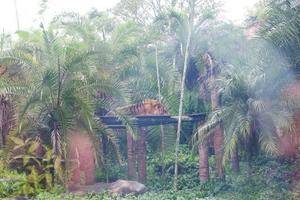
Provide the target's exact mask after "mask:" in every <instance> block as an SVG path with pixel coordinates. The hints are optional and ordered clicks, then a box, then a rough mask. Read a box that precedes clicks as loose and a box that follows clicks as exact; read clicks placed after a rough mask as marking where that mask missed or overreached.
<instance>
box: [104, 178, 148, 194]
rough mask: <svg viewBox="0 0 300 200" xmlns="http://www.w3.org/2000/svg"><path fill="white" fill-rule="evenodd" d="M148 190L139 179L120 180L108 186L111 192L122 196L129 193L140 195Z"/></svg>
mask: <svg viewBox="0 0 300 200" xmlns="http://www.w3.org/2000/svg"><path fill="white" fill-rule="evenodd" d="M146 190H147V188H146V186H145V185H144V184H142V183H139V182H137V181H127V180H118V181H116V182H113V183H111V184H110V185H109V186H108V192H109V193H111V194H119V195H122V196H123V195H127V194H133V195H139V194H143V193H145V192H146Z"/></svg>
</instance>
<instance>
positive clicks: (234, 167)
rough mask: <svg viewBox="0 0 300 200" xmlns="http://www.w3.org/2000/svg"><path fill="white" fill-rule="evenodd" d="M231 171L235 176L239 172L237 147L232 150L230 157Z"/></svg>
mask: <svg viewBox="0 0 300 200" xmlns="http://www.w3.org/2000/svg"><path fill="white" fill-rule="evenodd" d="M231 169H232V171H233V172H234V173H235V174H237V173H238V172H239V171H240V164H239V153H238V148H237V146H236V147H235V148H234V150H233V152H232V156H231Z"/></svg>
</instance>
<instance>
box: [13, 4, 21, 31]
mask: <svg viewBox="0 0 300 200" xmlns="http://www.w3.org/2000/svg"><path fill="white" fill-rule="evenodd" d="M14 7H15V14H16V20H17V30H20V19H19V11H18V5H17V0H14Z"/></svg>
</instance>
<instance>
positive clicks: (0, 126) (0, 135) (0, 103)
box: [0, 97, 5, 148]
mask: <svg viewBox="0 0 300 200" xmlns="http://www.w3.org/2000/svg"><path fill="white" fill-rule="evenodd" d="M4 108H5V106H4V103H3V97H0V148H3V146H4V137H3V113H4Z"/></svg>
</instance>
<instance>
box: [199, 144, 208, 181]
mask: <svg viewBox="0 0 300 200" xmlns="http://www.w3.org/2000/svg"><path fill="white" fill-rule="evenodd" d="M198 151H199V179H200V182H202V183H205V182H207V181H208V179H209V165H208V143H207V140H205V141H203V142H202V144H200V145H199V146H198Z"/></svg>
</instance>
